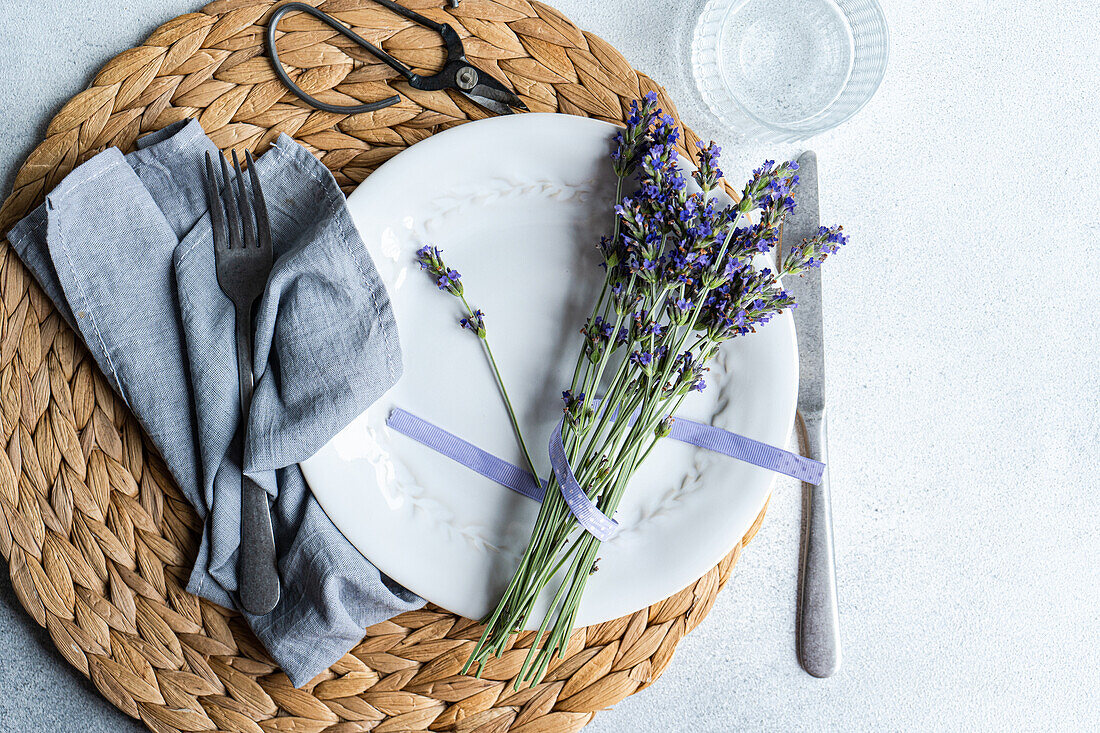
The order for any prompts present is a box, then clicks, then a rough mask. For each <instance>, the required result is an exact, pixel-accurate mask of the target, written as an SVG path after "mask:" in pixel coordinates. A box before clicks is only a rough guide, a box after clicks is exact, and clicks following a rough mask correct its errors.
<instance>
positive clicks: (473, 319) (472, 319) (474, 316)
mask: <svg viewBox="0 0 1100 733" xmlns="http://www.w3.org/2000/svg"><path fill="white" fill-rule="evenodd" d="M458 323H459V325H460V326H462V327H463V328H465V329H467V330H469V331H473V332H474V333H475V334H477V337H478V338H485V314H484V313H482V311H481V309H480V308H478V309H477V310H475V311H474V312H473V313H467V314H466V317H465V318H463V319H461V320H460V321H459V322H458Z"/></svg>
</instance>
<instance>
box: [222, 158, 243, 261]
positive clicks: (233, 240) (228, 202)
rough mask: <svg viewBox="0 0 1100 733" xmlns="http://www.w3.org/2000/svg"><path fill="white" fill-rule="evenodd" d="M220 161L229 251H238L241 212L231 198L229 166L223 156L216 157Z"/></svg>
mask: <svg viewBox="0 0 1100 733" xmlns="http://www.w3.org/2000/svg"><path fill="white" fill-rule="evenodd" d="M218 157H219V158H220V159H221V161H222V178H223V179H224V181H225V188H223V189H222V197H223V199H224V200H225V215H226V218H227V220H228V221H227V223H228V227H227V229H229V249H239V248H240V246H241V212H240V209H238V208H237V202H236V200H235V199H234V198H233V180H232V179H231V178H230V177H229V164H228V163H226V162H225V156H224V155H219V156H218Z"/></svg>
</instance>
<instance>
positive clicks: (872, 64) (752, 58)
mask: <svg viewBox="0 0 1100 733" xmlns="http://www.w3.org/2000/svg"><path fill="white" fill-rule="evenodd" d="M889 45H890V43H889V34H888V31H887V28H886V18H885V16H884V15H883V13H882V8H881V7H879V4H878V3H877V2H876V1H875V0H708V2H707V4H706V6H705V7H704V8H703V12H702V14H701V15H700V16H699V20H698V23H697V24H696V26H695V35H694V39H693V41H692V48H691V51H692V53H691V56H692V73H693V74H694V76H695V83H696V85H697V86H698V88H699V93H700V94H701V95H702V97H703V101H704V102H706V105H707V107H709V108H710V111H711V112H713V113H714V115H715V116H716V117H718V119H719V120H720V121H721V122H722V123H723V124H725V125H727V126H729V127H731V128H734V129H735V130H737V131H739V132H742V133H744V134H745V135H747V136H749V137H752V138H754V139H757V140H760V141H762V142H787V141H792V140H805V139H806V138H808V137H811V136H813V135H816V134H817V133H819V132H824V131H825V130H828V129H831V128H833V127H836V126H837V125H839V124H840V123H841V122H843V121H845V120H846V119H848V118H849V117H851V116H852V115H854V114H855V113H856V112H857V111H859V109H860V108H861V107H862V106H863V105H864V104H866V103H867V101H868V100H869V99H870V98H871V97H872V95H874V93H875V90H876V89H878V86H879V83H880V82H881V81H882V77H883V74H885V72H886V58H887V56H888V54H889Z"/></svg>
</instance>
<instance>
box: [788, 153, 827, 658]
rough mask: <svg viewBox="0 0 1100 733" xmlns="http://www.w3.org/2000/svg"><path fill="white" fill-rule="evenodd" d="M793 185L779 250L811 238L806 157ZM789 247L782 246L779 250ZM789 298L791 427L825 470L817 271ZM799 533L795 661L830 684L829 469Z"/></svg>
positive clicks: (811, 180) (813, 185)
mask: <svg viewBox="0 0 1100 733" xmlns="http://www.w3.org/2000/svg"><path fill="white" fill-rule="evenodd" d="M798 167H799V169H798V178H799V184H798V187H797V188H796V189H795V191H794V194H793V195H794V199H795V204H796V206H795V209H794V211H793V212H791V214H790V215H789V216H788V217H787V220H786V221H785V222H784V224H783V240H784V243H785V246H790V244H797V243H798V242H801V241H802V240H803V239H804V238H806V237H809V236H812V235H814V234H817V232H818V229H819V228H820V225H821V221H820V216H819V213H818V175H817V156H816V155H815V154H814V153H813V151H806V152H805V153H803V154H802V155H801V156H799V158H798ZM786 243H789V244H786ZM784 286H785V288H786V289H787V291H788V292H789V293H790V294H791V295H793V296H794V298H795V302H796V303H797V306H796V307H795V308H794V324H795V332H796V333H797V335H798V416H797V424H798V426H799V433H800V436H801V438H802V442H803V445H804V449H803V452H804V454H805V455H806V457H807V458H813V459H815V460H818V461H821V462H822V463H827V461H826V458H827V453H828V446H827V442H828V440H827V433H826V424H825V338H824V328H823V325H822V313H821V269H820V268H816V267H815V268H811V269H810V270H809V271H808V272H806V273H805V274H804V275H802V276H801V277H794V278H789V282H784ZM802 488H803V505H802V514H803V534H802V548H801V572H800V583H799V593H798V631H797V645H798V659H799V662H800V663H801V664H802V668H803V669H805V670H806V671H807V672H809V673H810V674H811V675H813V676H815V677H829V676H831V675H833V674H835V673H836V671H837V670H838V669H839V668H840V657H841V653H840V612H839V609H838V605H837V595H836V562H835V559H834V554H833V522H832V508H831V506H830V501H829V469H828V466H827V465H826V468H825V474H824V475H823V476H822V479H821V483H820V484H818V485H817V486H813V485H811V484H803V487H802Z"/></svg>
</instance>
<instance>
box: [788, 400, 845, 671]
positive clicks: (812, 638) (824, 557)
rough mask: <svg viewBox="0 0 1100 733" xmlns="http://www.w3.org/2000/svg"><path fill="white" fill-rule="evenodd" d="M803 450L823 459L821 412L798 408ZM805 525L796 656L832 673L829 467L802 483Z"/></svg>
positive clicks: (835, 611)
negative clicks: (813, 479)
mask: <svg viewBox="0 0 1100 733" xmlns="http://www.w3.org/2000/svg"><path fill="white" fill-rule="evenodd" d="M799 420H800V423H801V426H802V429H803V431H802V437H803V440H804V441H805V446H806V450H805V454H806V456H807V457H808V458H813V459H815V460H818V461H821V462H822V463H826V462H827V456H826V452H827V450H828V449H827V447H826V444H827V433H826V429H825V413H824V411H821V412H818V413H817V414H816V415H811V416H809V417H803V416H802V415H801V413H800V414H799ZM802 490H803V497H804V499H803V509H802V514H803V517H804V518H805V519H804V521H805V525H804V526H805V530H804V533H803V536H802V582H801V585H800V587H799V594H798V659H799V662H800V663H801V664H802V668H803V669H805V670H806V671H807V672H809V673H810V674H812V675H813V676H814V677H831V676H832V675H833V674H835V673H836V671H837V670H838V669H839V668H840V610H839V608H838V604H837V598H836V561H835V560H834V557H833V517H832V508H831V507H830V502H829V469H828V468H827V467H826V469H825V472H824V473H823V474H822V476H821V483H820V484H818V485H817V486H814V485H813V484H805V483H804V484H803V485H802Z"/></svg>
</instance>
